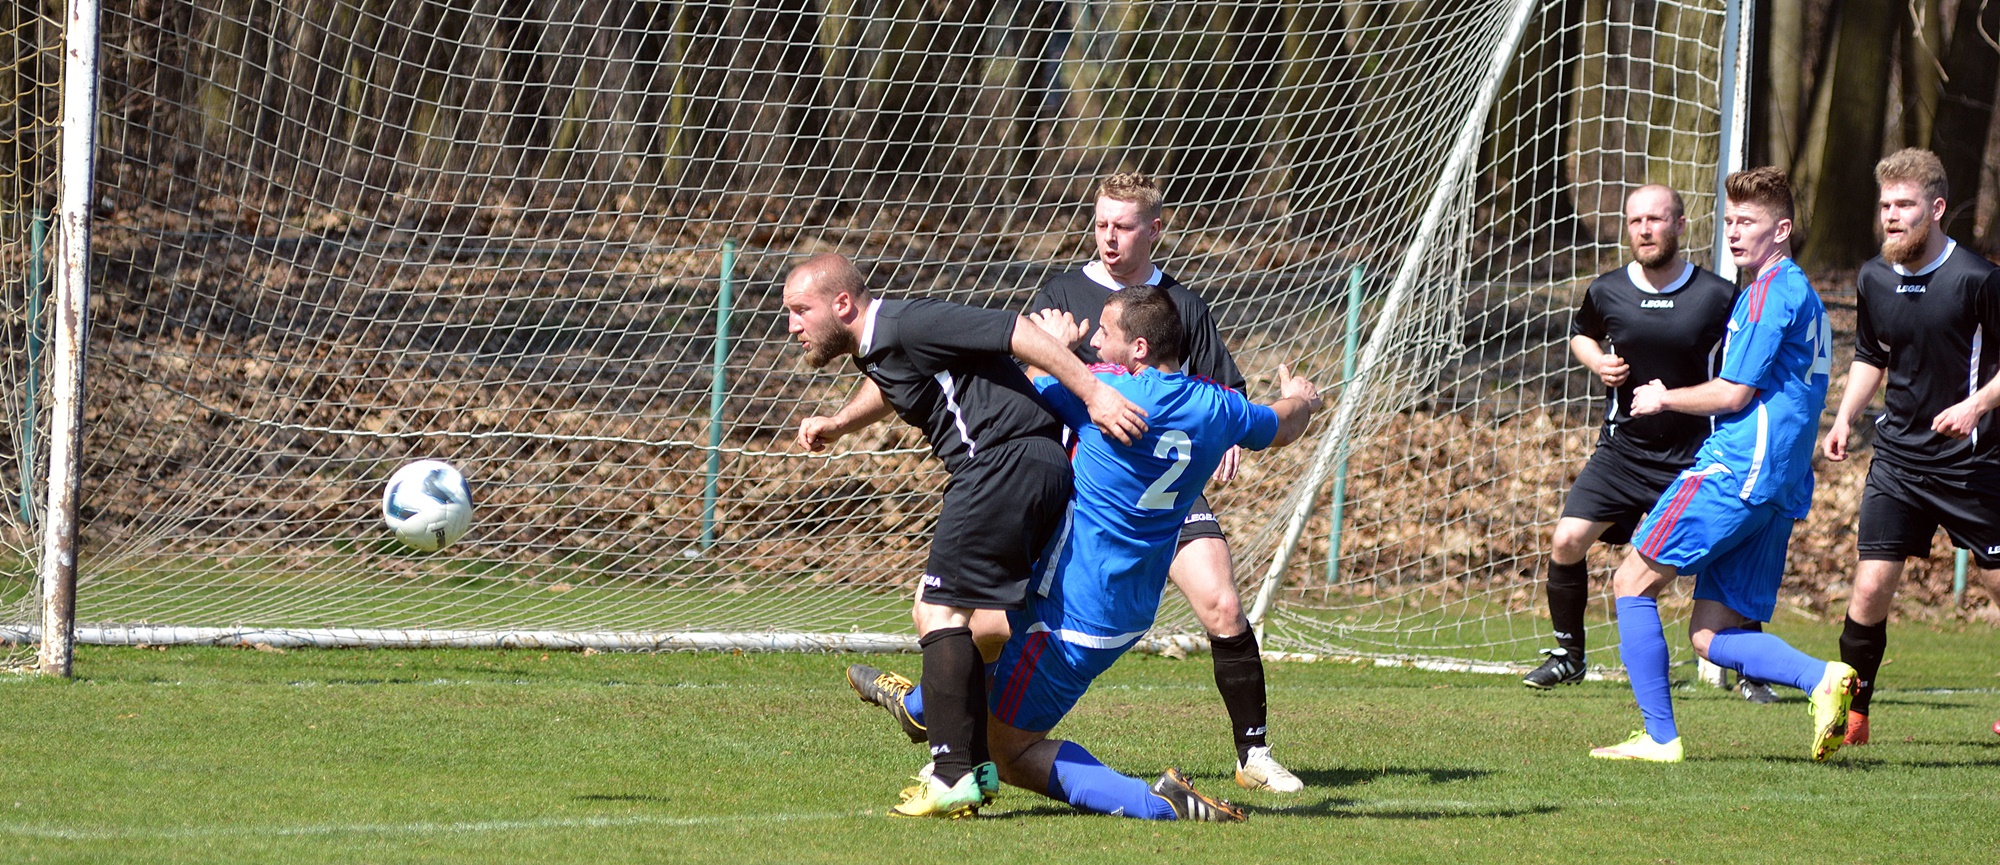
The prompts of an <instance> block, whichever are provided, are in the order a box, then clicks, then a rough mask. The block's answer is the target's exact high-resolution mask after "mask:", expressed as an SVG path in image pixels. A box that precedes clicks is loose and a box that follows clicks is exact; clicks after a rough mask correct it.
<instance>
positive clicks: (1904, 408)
mask: <svg viewBox="0 0 2000 865" xmlns="http://www.w3.org/2000/svg"><path fill="white" fill-rule="evenodd" d="M1854 282H1855V289H1854V294H1855V310H1856V315H1855V327H1854V342H1855V345H1854V359H1855V360H1857V361H1859V362H1861V363H1865V364H1868V365H1869V366H1873V367H1878V368H1880V369H1882V370H1884V371H1885V372H1886V373H1887V375H1886V376H1885V378H1886V379H1887V382H1888V390H1887V393H1886V394H1885V395H1884V397H1883V403H1884V408H1883V412H1882V416H1881V417H1879V418H1877V419H1876V421H1875V428H1876V454H1877V458H1879V459H1883V460H1887V461H1889V462H1892V463H1895V464H1897V465H1899V466H1902V467H1904V468H1908V469H1915V470H1918V471H1922V472H1926V473H1930V474H1934V475H1950V476H1953V477H1964V476H1965V475H1966V474H1968V473H1970V472H1972V471H1974V470H1976V469H1983V470H1984V471H1994V470H2000V444H1996V441H1995V438H1994V436H1995V434H1996V430H1995V427H1994V424H1995V423H1996V421H1995V420H1994V415H1993V413H1990V412H1989V413H1988V414H1987V415H1986V416H1985V417H1982V418H1980V419H1979V426H1978V427H1977V428H1976V432H1975V433H1974V436H1973V438H1970V439H1953V438H1950V437H1948V436H1945V435H1943V434H1940V433H1937V432H1933V431H1932V430H1931V421H1932V420H1933V419H1935V418H1936V417H1937V415H1938V412H1941V411H1944V410H1945V409H1947V408H1950V407H1951V406H1952V405H1953V404H1954V403H1957V402H1959V401H1960V400H1963V399H1965V398H1966V397H1968V396H1971V395H1972V392H1973V391H1975V390H1977V389H1978V388H1979V386H1980V385H1981V384H1984V383H1986V382H1988V381H1991V380H1992V378H1993V375H1994V372H1995V369H1996V367H1997V366H2000V351H1996V346H1995V345H1993V340H1992V339H1990V338H1988V334H1989V333H1990V332H1992V331H1993V330H1994V329H1995V328H2000V270H1996V269H1995V268H1994V266H1993V265H1992V264H1991V263H1989V262H1987V260H1986V259H1984V258H1981V257H1980V256H1979V255H1978V254H1976V253H1973V252H1971V251H1969V250H1967V249H1965V248H1963V247H1960V246H1959V245H1958V244H1957V243H1956V242H1952V243H1949V244H1947V245H1946V247H1945V251H1944V254H1943V255H1940V256H1939V257H1938V259H1937V260H1936V261H1933V262H1931V263H1929V264H1928V265H1926V266H1924V267H1923V268H1920V269H1918V270H1916V271H1915V272H1911V271H1908V270H1905V269H1903V268H1901V267H1897V266H1894V265H1891V264H1889V263H1888V262H1887V261H1884V260H1883V259H1881V258H1873V259H1870V260H1869V261H1868V263H1867V264H1864V265H1862V266H1861V272H1860V273H1859V274H1857V275H1856V277H1855V280H1854Z"/></svg>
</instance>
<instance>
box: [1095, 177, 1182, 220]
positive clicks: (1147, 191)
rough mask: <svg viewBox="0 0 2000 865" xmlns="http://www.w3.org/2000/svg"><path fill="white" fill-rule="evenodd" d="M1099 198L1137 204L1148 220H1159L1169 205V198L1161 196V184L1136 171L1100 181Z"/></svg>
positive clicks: (1098, 184) (1098, 185)
mask: <svg viewBox="0 0 2000 865" xmlns="http://www.w3.org/2000/svg"><path fill="white" fill-rule="evenodd" d="M1097 197H1098V198H1109V199H1111V200H1112V201H1123V202H1125V203H1127V204H1136V205H1138V206H1139V211H1140V212H1141V213H1144V214H1146V217H1147V218H1148V219H1159V218H1160V214H1161V213H1162V212H1164V210H1165V208H1166V204H1167V197H1166V196H1164V195H1162V194H1160V184H1159V183H1158V182H1157V181H1155V180H1153V178H1151V177H1147V176H1146V175H1144V174H1140V173H1139V172H1136V171H1127V172H1121V173H1118V174H1113V175H1111V176H1110V177H1106V178H1104V179H1103V180H1100V181H1098V183H1097Z"/></svg>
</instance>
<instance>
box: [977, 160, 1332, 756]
mask: <svg viewBox="0 0 2000 865" xmlns="http://www.w3.org/2000/svg"><path fill="white" fill-rule="evenodd" d="M1091 226H1092V233H1093V237H1094V240H1095V241H1096V251H1097V257H1096V258H1095V259H1094V260H1092V261H1091V262H1090V263H1088V264H1085V265H1084V266H1083V267H1080V268H1078V269H1076V270H1072V271H1067V272H1064V273H1061V274H1057V275H1056V276H1055V277H1053V278H1051V279H1050V280H1049V281H1048V282H1046V283H1044V284H1043V285H1042V288H1041V291H1039V292H1036V294H1035V297H1034V299H1032V300H1030V301H1029V302H1028V312H1029V314H1030V316H1031V317H1034V318H1036V319H1037V320H1040V319H1043V318H1045V317H1053V319H1051V320H1052V322H1053V321H1064V322H1066V326H1067V329H1068V335H1069V336H1070V337H1071V339H1070V346H1071V348H1073V349H1075V350H1076V352H1077V355H1078V356H1079V357H1081V358H1083V360H1084V361H1086V362H1090V363H1095V362H1097V361H1098V360H1100V358H1099V357H1098V356H1097V352H1095V351H1094V350H1092V349H1091V348H1090V342H1091V338H1092V336H1093V335H1094V334H1095V333H1096V331H1097V329H1098V325H1099V324H1100V323H1101V322H1102V320H1103V318H1104V304H1105V301H1106V300H1108V299H1110V297H1111V296H1112V293H1113V292H1115V291H1118V290H1119V289H1121V288H1124V287H1126V286H1132V285H1154V286H1158V287H1160V288H1164V289H1166V291H1167V294H1168V295H1169V296H1170V297H1172V298H1173V301H1174V305H1175V307H1176V308H1178V309H1179V311H1180V314H1181V331H1182V333H1181V345H1182V352H1181V353H1182V354H1183V355H1184V360H1183V367H1184V369H1185V370H1186V371H1187V373H1188V374H1189V375H1193V376H1197V377H1201V378H1206V379H1209V380H1210V381H1213V382H1215V383H1217V384H1220V385H1222V386H1224V387H1227V388H1230V389H1232V390H1235V391H1237V392H1238V393H1244V392H1246V388H1247V387H1248V382H1247V381H1246V380H1245V379H1244V377H1243V373H1242V372H1241V371H1239V370H1238V369H1237V367H1236V361H1235V359H1234V358H1232V357H1230V354H1229V349H1228V347H1227V346H1225V345H1224V344H1223V342H1222V333H1221V330H1220V329H1219V328H1218V327H1217V326H1216V323H1215V316H1214V314H1213V313H1211V312H1210V311H1209V308H1208V303H1207V302H1206V301H1204V300H1202V298H1201V296H1200V295H1197V294H1195V293H1194V292H1193V291H1192V290H1190V289H1188V288H1187V287H1186V286H1184V285H1182V284H1181V283H1180V281H1179V280H1176V279H1174V278H1173V277H1172V276H1171V275H1169V274H1167V273H1166V271H1164V270H1162V269H1161V268H1160V267H1159V266H1158V265H1157V264H1155V263H1154V260H1153V253H1154V251H1155V248H1156V247H1157V245H1158V244H1159V242H1160V237H1161V235H1162V234H1163V233H1164V232H1165V230H1166V220H1165V200H1164V196H1163V195H1162V194H1161V191H1160V188H1159V185H1158V183H1157V182H1156V181H1154V180H1153V178H1150V177H1147V176H1145V175H1143V174H1114V175H1111V176H1109V177H1106V178H1104V179H1103V180H1102V181H1100V182H1099V183H1098V186H1097V197H1096V200H1095V202H1094V203H1093V210H1092V214H1091ZM1055 326H1056V327H1058V328H1059V329H1060V328H1062V327H1064V326H1065V325H1055ZM1241 456H1242V452H1241V451H1240V450H1238V449H1231V450H1230V451H1229V453H1228V454H1227V455H1226V456H1224V457H1223V460H1222V464H1221V465H1220V466H1218V467H1217V468H1216V471H1215V474H1214V475H1213V476H1212V477H1211V480H1212V481H1214V482H1218V483H1219V482H1224V481H1228V480H1229V479H1230V478H1232V477H1235V475H1236V469H1237V465H1238V462H1239V460H1240V459H1241ZM1179 545H1180V546H1179V549H1178V550H1176V551H1175V553H1174V562H1173V566H1172V569H1171V570H1170V571H1169V578H1170V579H1172V580H1173V582H1174V585H1175V586H1177V587H1179V588H1180V590H1181V594H1183V595H1185V596H1186V597H1187V600H1188V605H1189V606H1190V607H1192V608H1193V609H1194V614H1195V618H1196V619H1197V620H1198V621H1200V622H1201V625H1202V629H1203V630H1205V631H1207V632H1208V641H1209V647H1210V649H1211V652H1210V655H1209V657H1210V658H1211V659H1212V660H1213V662H1214V665H1215V686H1216V690H1217V691H1219V692H1220V693H1221V695H1222V705H1223V708H1224V710H1225V711H1227V713H1228V714H1229V724H1230V732H1231V737H1232V738H1233V739H1234V740H1235V745H1236V783H1237V784H1239V785H1242V786H1244V787H1248V788H1251V789H1263V790H1271V791H1275V792H1280V793H1294V792H1297V791H1299V790H1302V789H1304V788H1305V784H1304V782H1302V781H1300V780H1299V777H1298V776H1297V775H1295V774H1293V773H1292V772H1291V770H1289V769H1286V768H1285V767H1284V765H1283V764H1281V763H1279V762H1278V760H1277V758H1275V757H1273V756H1272V755H1271V748H1270V745H1269V743H1268V723H1269V712H1268V707H1267V704H1266V689H1265V680H1264V659H1263V655H1262V653H1261V652H1260V651H1259V649H1258V646H1257V635H1256V632H1254V631H1252V630H1251V628H1250V622H1249V620H1248V619H1246V618H1245V617H1244V615H1243V603H1242V600H1241V599H1240V598H1239V597H1238V596H1237V593H1236V579H1235V576H1234V574H1233V570H1232V563H1231V560H1230V555H1229V541H1228V538H1227V537H1226V536H1225V535H1224V534H1223V533H1222V527H1221V526H1220V525H1219V524H1218V523H1217V522H1216V519H1215V512H1214V510H1213V509H1211V508H1210V507H1209V504H1208V498H1207V497H1206V496H1202V497H1200V498H1198V499H1196V501H1195V506H1194V509H1193V510H1191V511H1189V512H1188V516H1187V520H1186V522H1185V523H1183V525H1182V527H1181V535H1180V540H1179ZM999 624H1000V626H1001V627H1002V628H1003V629H1004V625H1005V623H1004V621H1003V622H1001V623H999ZM973 630H974V631H975V632H979V631H982V630H983V629H982V626H981V623H979V622H975V623H974V625H973Z"/></svg>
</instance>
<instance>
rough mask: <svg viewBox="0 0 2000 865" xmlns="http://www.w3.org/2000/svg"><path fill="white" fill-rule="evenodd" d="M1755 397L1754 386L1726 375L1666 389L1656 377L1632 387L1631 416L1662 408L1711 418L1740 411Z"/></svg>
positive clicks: (1662, 409)
mask: <svg viewBox="0 0 2000 865" xmlns="http://www.w3.org/2000/svg"><path fill="white" fill-rule="evenodd" d="M1756 398H1757V389H1756V388H1754V387H1751V386H1750V385H1747V384H1738V383H1736V382H1733V381H1730V380H1729V379H1726V378H1714V379H1709V380H1708V381H1705V382H1702V383H1701V384H1698V385H1694V386H1692V387H1677V388H1674V389H1673V390H1668V389H1667V386H1666V385H1665V384H1662V383H1661V382H1660V380H1659V379H1657V378H1656V379H1653V380H1652V381H1649V382H1646V383H1645V384H1642V385H1639V386H1638V387H1636V388H1633V389H1632V408H1631V411H1632V416H1633V417H1645V416H1647V415H1655V414H1659V413H1660V412H1663V411H1677V412H1680V413H1681V414H1691V415H1700V416H1702V417H1712V416H1714V415H1719V414H1733V413H1735V412H1739V411H1742V410H1743V407H1744V406H1746V405H1749V404H1750V401H1751V400H1753V399H1756Z"/></svg>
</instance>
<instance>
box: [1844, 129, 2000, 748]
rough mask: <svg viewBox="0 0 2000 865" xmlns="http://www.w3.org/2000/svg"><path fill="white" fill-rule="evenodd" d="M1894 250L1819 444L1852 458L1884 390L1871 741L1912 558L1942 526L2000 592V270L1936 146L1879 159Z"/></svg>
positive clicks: (1871, 512)
mask: <svg viewBox="0 0 2000 865" xmlns="http://www.w3.org/2000/svg"><path fill="white" fill-rule="evenodd" d="M1875 181H1876V184H1877V185H1878V186H1879V187H1880V189H1881V197H1880V200H1879V202H1878V203H1879V206H1880V210H1879V214H1880V219H1879V223H1880V228H1881V229H1882V254H1881V255H1880V256H1879V257H1876V258H1873V259H1870V260H1869V261H1868V263H1867V264H1864V265H1862V266H1861V271H1860V272H1859V273H1858V274H1856V275H1855V280H1854V283H1855V285H1854V294H1855V328H1854V343H1855V344H1854V365H1853V367H1852V368H1850V369H1849V371H1848V374H1847V392H1846V393H1845V394H1843V395H1842V396H1841V399H1840V410H1839V412H1838V413H1837V414H1835V416H1834V419H1833V426H1832V427H1831V428H1830V429H1829V430H1828V431H1827V434H1826V440H1825V441H1824V442H1823V443H1822V444H1821V450H1822V451H1824V452H1825V454H1826V458H1827V459H1830V460H1835V461H1839V460H1844V459H1847V458H1848V456H1849V455H1851V454H1852V453H1853V451H1852V450H1851V449H1850V439H1851V438H1852V435H1853V434H1852V431H1851V430H1852V426H1853V423H1854V421H1855V419H1856V417H1857V416H1858V415H1860V413H1861V412H1862V410H1863V409H1865V408H1867V407H1868V404H1869V403H1870V402H1871V401H1873V400H1874V399H1875V394H1876V392H1877V391H1880V390H1882V389H1883V384H1884V382H1885V380H1886V382H1887V385H1888V389H1887V390H1888V392H1887V394H1886V395H1885V396H1884V398H1883V411H1882V414H1881V416H1880V417H1878V418H1876V420H1875V455H1874V457H1873V459H1872V460H1871V461H1870V462H1869V464H1868V483H1867V486H1866V487H1865V488H1864V490H1863V492H1862V495H1861V520H1860V522H1861V526H1860V531H1859V538H1858V539H1857V543H1856V547H1857V548H1858V549H1859V553H1860V559H1861V561H1860V564H1859V565H1858V566H1857V567H1856V568H1855V571H1854V591H1853V594H1852V595H1851V596H1850V597H1849V598H1848V601H1847V623H1846V626H1845V628H1844V629H1843V630H1842V631H1841V634H1840V659H1841V661H1842V662H1844V663H1846V664H1847V665H1849V666H1851V667H1853V668H1854V669H1855V672H1856V673H1858V674H1859V676H1860V679H1861V688H1860V690H1859V691H1858V692H1857V693H1856V694H1855V696H1854V702H1853V703H1852V704H1851V705H1850V706H1849V708H1848V717H1847V736H1846V744H1849V745H1865V744H1867V743H1868V714H1869V713H1868V708H1869V698H1870V697H1871V696H1872V695H1873V693H1874V690H1875V675H1876V673H1877V672H1879V671H1880V670H1881V667H1882V654H1883V652H1884V651H1886V650H1887V648H1888V645H1889V632H1888V624H1889V621H1888V620H1889V610H1890V607H1891V606H1892V605H1893V604H1894V602H1895V599H1896V587H1897V585H1898V584H1899V583H1901V582H1902V579H1903V563H1904V561H1905V560H1906V559H1908V558H1910V557H1912V556H1915V557H1923V556H1928V555H1930V549H1931V538H1932V536H1933V535H1935V534H1936V533H1937V530H1938V528H1940V527H1942V528H1943V529H1944V530H1945V534H1947V535H1949V536H1950V537H1951V540H1952V541H1953V542H1954V543H1956V544H1957V545H1959V546H1961V547H1966V548H1969V549H1970V550H1971V551H1972V556H1973V559H1974V561H1975V562H1976V563H1977V564H1978V571H1979V574H1980V577H1981V578H1982V580H1983V581H1984V582H1985V583H1986V587H1987V593H1988V594H1989V595H1991V596H1992V598H1993V600H1994V602H1995V603H2000V424H1996V422H1995V420H1994V415H1993V414H1992V410H1993V408H1994V406H1996V405H2000V376H1996V375H1995V374H1994V373H1995V371H1996V367H2000V270H1996V269H1995V268H1994V266H1993V265H1992V264H1991V263H1990V262H1988V261H1987V260H1986V259H1984V258H1982V257H1980V256H1979V255H1978V254H1976V253H1974V252H1972V251H1971V250H1968V249H1966V248H1965V247H1962V246H1959V245H1958V244H1957V243H1956V242H1955V241H1953V240H1951V239H1950V238H1947V237H1945V234H1944V214H1945V197H1946V195H1947V190H1946V188H1945V173H1944V165H1943V163H1941V162H1939V161H1938V158H1937V156H1936V155H1935V154H1933V153H1931V152H1930V151H1928V150H1919V149H1916V148H1909V149H1905V150H1900V151H1897V152H1895V153H1892V154H1890V155H1889V156H1887V157H1885V158H1883V159H1882V161H1881V162H1878V163H1876V165H1875ZM1995 732H2000V726H1996V728H1995Z"/></svg>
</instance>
